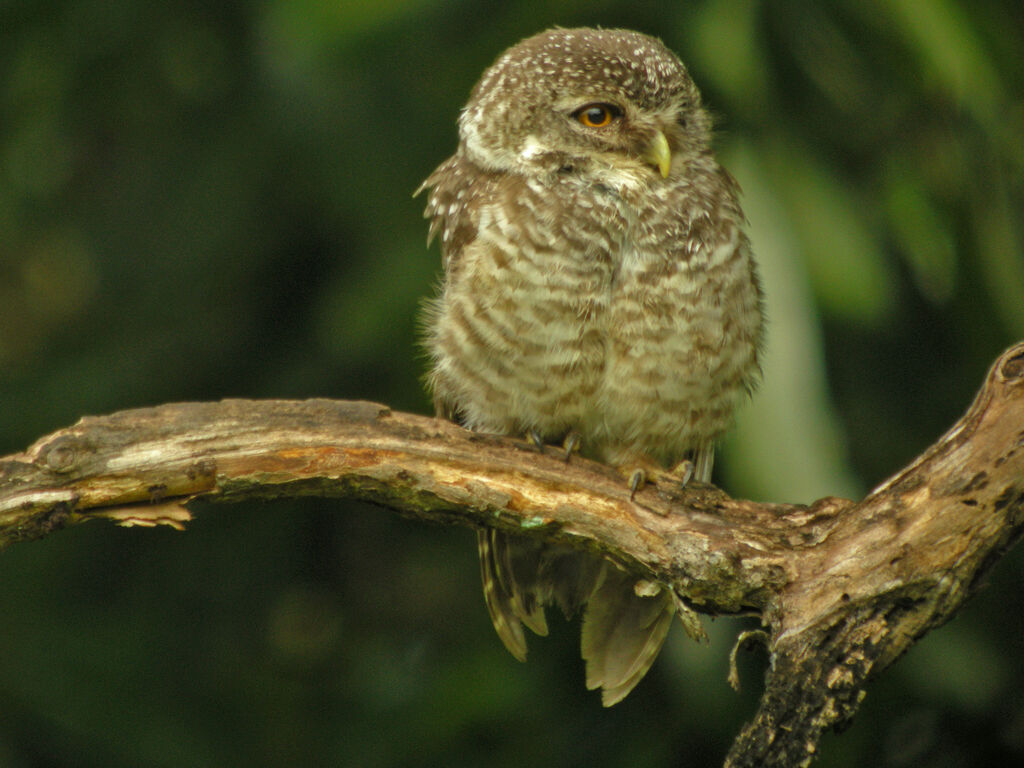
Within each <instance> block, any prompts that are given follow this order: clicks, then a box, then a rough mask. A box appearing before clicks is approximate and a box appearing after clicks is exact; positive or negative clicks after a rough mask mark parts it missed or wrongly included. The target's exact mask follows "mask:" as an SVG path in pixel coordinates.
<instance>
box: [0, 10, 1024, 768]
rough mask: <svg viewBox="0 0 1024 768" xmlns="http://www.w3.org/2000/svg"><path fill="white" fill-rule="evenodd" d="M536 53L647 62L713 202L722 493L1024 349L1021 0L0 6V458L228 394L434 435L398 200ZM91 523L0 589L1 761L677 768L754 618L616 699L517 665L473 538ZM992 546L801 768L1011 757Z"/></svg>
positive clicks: (21, 557)
mask: <svg viewBox="0 0 1024 768" xmlns="http://www.w3.org/2000/svg"><path fill="white" fill-rule="evenodd" d="M554 24H558V25H562V26H576V25H601V26H625V27H631V28H636V29H640V30H643V31H646V32H649V33H652V34H655V35H658V36H660V37H662V38H663V39H664V40H665V42H666V43H668V45H669V46H670V47H672V48H674V49H675V50H676V51H678V52H679V53H680V55H681V56H682V58H683V59H684V61H686V62H687V63H688V65H689V67H690V69H691V71H692V74H693V75H694V78H695V79H696V80H697V82H698V84H699V85H700V86H701V88H702V89H703V91H704V94H705V98H706V101H707V102H708V103H709V104H710V105H711V106H712V108H713V109H714V110H715V112H716V115H717V116H718V123H719V142H718V146H719V151H720V154H721V156H722V158H723V161H724V162H725V164H726V165H727V166H728V167H729V168H730V169H731V170H732V171H733V173H734V174H735V175H736V176H737V177H738V179H739V181H740V183H741V184H742V186H743V187H744V190H745V198H744V202H745V207H746V211H747V214H748V216H749V218H750V221H751V234H752V238H753V241H754V245H755V249H756V251H757V253H758V256H759V259H760V262H761V265H762V271H763V274H764V278H765V283H766V286H767V293H768V310H769V315H770V339H769V347H768V351H767V355H766V359H765V366H764V367H765V383H764V386H763V387H762V388H761V391H760V392H759V393H758V394H757V396H756V397H755V398H754V400H753V401H752V403H751V405H750V406H749V407H748V408H746V409H745V411H744V412H743V413H742V414H741V417H740V419H739V423H738V425H737V427H736V429H735V430H734V431H733V433H732V435H731V436H730V438H729V440H728V441H727V445H726V446H725V449H724V450H723V451H722V454H721V459H720V461H719V467H718V475H717V480H718V482H719V483H721V484H722V485H724V487H725V488H726V489H727V490H729V491H730V492H732V493H733V494H735V495H744V496H748V497H753V498H757V499H765V500H775V501H793V502H806V501H810V500H812V499H814V498H816V497H818V496H820V495H826V494H836V495H846V496H852V497H858V496H859V495H861V494H863V493H864V492H865V491H866V490H868V489H870V488H871V487H873V486H874V485H875V484H877V483H879V482H880V481H882V480H883V479H884V478H885V477H886V476H887V475H888V474H889V473H891V472H893V471H895V470H896V469H898V468H899V467H901V466H902V465H903V464H905V463H906V462H908V461H909V460H911V459H912V458H913V457H914V456H915V455H916V454H917V453H918V452H920V451H921V450H922V449H923V448H925V447H926V446H927V445H928V444H930V443H931V442H932V441H933V440H934V439H935V438H937V437H938V436H939V435H940V434H941V433H942V432H943V431H944V430H945V429H946V427H948V426H949V425H950V424H951V423H952V422H953V421H954V420H955V419H956V418H957V417H958V416H959V415H960V414H961V413H962V412H963V410H964V409H965V408H966V406H967V405H968V403H969V402H970V399H971V397H972V396H973V394H974V392H975V390H976V389H977V387H978V385H979V384H980V382H981V381H982V378H983V376H984V374H985V372H986V370H987V367H988V365H989V364H990V362H991V361H992V360H993V358H994V357H995V356H996V355H997V354H998V353H999V352H1000V351H1001V350H1003V349H1004V348H1005V347H1007V346H1008V345H1010V344H1011V343H1013V342H1015V341H1017V340H1020V339H1024V242H1022V241H1024V231H1022V230H1024V216H1022V214H1024V52H1022V43H1021V40H1022V39H1024V4H1022V3H1021V2H1020V0H921V1H920V2H915V0H864V1H862V2H858V1H856V0H845V1H839V2H833V3H821V2H813V1H812V0H806V1H803V2H801V1H800V0H765V2H756V1H755V0H695V1H694V2H679V3H662V2H653V1H652V0H630V1H629V2H611V1H607V2H581V1H575V2H574V1H573V0H560V1H555V2H545V3H539V2H534V3H531V2H526V1H525V0H505V1H504V2H497V1H496V0H492V1H491V2H487V1H485V0H475V1H472V0H378V1H377V2H375V3H362V2H360V3H355V2H344V0H327V1H325V0H292V1H291V2H288V1H286V0H264V2H260V3H239V2H231V1H228V2H221V3H208V2H197V1H196V0H179V1H178V2H159V0H130V1H129V2H122V3H112V2H109V0H59V1H58V0H33V1H32V2H26V1H24V0H23V1H22V2H17V0H6V1H2V2H0V451H2V452H4V453H7V452H12V451H17V450H20V449H23V448H24V447H26V446H27V445H28V444H29V443H31V442H32V441H33V440H34V439H35V438H37V437H39V436H41V435H43V434H45V433H47V432H49V431H51V430H54V429H57V428H59V427H62V426H66V425H69V424H71V423H73V422H74V421H75V420H76V419H77V418H78V417H79V416H81V415H84V414H98V413H106V412H110V411H114V410H118V409H122V408H129V407H132V406H141V405H149V404H157V403H161V402H166V401H176V400H214V399H218V398H221V397H274V398H278V397H280V398H303V397H310V396H328V397H339V398H367V399H373V400H377V401H382V402H385V403H388V404H389V405H391V406H393V407H395V408H398V409H404V410H412V411H417V412H421V413H426V412H428V410H429V405H428V401H427V398H426V397H425V395H424V394H423V391H422V388H421V381H420V375H421V372H422V368H423V364H424V361H423V357H422V355H421V353H420V351H419V349H418V347H417V343H416V335H417V331H416V322H417V321H416V316H417V308H418V303H419V301H420V299H421V297H423V296H424V295H426V294H429V293H430V292H431V290H432V287H433V285H434V283H435V280H436V276H437V272H438V268H439V258H438V255H437V252H436V250H431V251H428V250H426V248H425V246H424V240H425V236H426V226H425V223H424V222H423V221H422V219H421V218H420V217H421V211H422V208H423V200H422V199H418V200H413V199H412V197H411V193H412V191H413V190H414V189H415V188H416V187H417V185H418V184H419V182H420V181H421V180H422V179H423V178H424V177H425V176H426V175H427V174H428V173H429V172H430V171H431V170H432V169H433V168H434V167H435V166H436V165H437V164H438V163H439V162H441V161H442V160H443V159H444V158H445V157H447V156H448V155H449V154H450V153H451V151H452V150H453V149H454V146H455V140H456V132H455V120H456V117H457V114H458V110H459V107H460V106H461V105H462V103H463V102H464V101H465V99H466V97H467V95H468V93H469V90H470V88H471V87H472V85H473V83H474V81H475V80H476V78H477V77H478V76H479V74H480V73H481V72H482V70H483V69H484V67H486V66H487V65H488V64H489V63H490V62H491V61H493V59H494V58H495V57H496V56H497V55H498V53H499V52H500V51H502V50H503V49H504V48H505V47H507V46H508V45H511V44H512V43H514V42H516V41H517V40H519V39H520V38H522V37H525V36H528V35H530V34H532V33H534V32H537V31H539V30H541V29H544V28H546V27H548V26H551V25H554ZM197 511H198V520H197V521H196V522H195V523H194V524H193V525H191V526H190V527H189V529H188V531H187V532H186V533H176V532H173V531H169V530H156V531H147V530H124V529H118V528H114V527H113V526H109V525H106V524H98V523H97V524H90V525H86V526H80V527H78V528H75V529H72V530H69V531H66V532H62V533H59V534H57V535H54V536H52V537H49V538H47V539H44V540H42V541H40V542H37V543H31V544H23V545H19V546H15V547H12V548H11V549H9V550H8V551H6V552H4V553H3V554H2V555H0V768H6V767H7V766H13V767H16V768H21V767H23V766H25V767H27V766H104V767H114V768H117V767H120V766H143V767H147V768H148V767H149V766H154V767H155V766H236V765H250V766H283V765H337V766H381V767H383V766H420V765H446V766H460V765H472V766H479V765H488V766H491V765H496V766H516V765H552V764H554V765H560V766H566V767H569V766H584V765H586V766H622V765H630V766H640V767H646V766H650V767H652V768H653V767H656V766H675V765H690V766H710V765H716V764H719V763H720V762H721V759H722V757H723V755H724V753H725V751H726V750H727V748H728V745H729V743H730V741H731V738H732V736H733V735H735V733H736V732H737V730H738V728H739V727H740V725H741V723H743V722H744V721H745V719H747V718H748V717H749V716H750V715H751V713H752V711H753V708H754V704H755V702H756V697H757V694H758V692H759V687H760V684H761V680H762V676H763V668H764V663H765V659H764V656H763V654H758V653H753V654H744V655H743V658H742V667H741V673H742V678H743V681H744V686H745V687H744V692H743V694H741V695H737V694H735V693H734V692H732V691H731V690H730V689H729V688H728V687H727V685H726V682H725V676H726V671H727V663H726V658H727V654H728V650H729V647H730V643H731V641H732V639H733V638H734V637H735V634H736V632H737V631H739V630H740V629H742V628H743V627H745V626H751V621H746V622H742V621H739V620H721V619H720V620H717V621H715V622H713V623H710V625H709V629H710V631H711V635H712V643H711V644H710V646H706V647H702V646H696V645H693V644H692V643H688V642H687V641H685V639H684V637H683V633H682V632H681V631H679V630H678V629H675V630H674V631H673V633H672V635H671V637H670V639H669V643H668V645H667V646H666V649H665V651H664V652H663V654H662V657H661V659H660V660H659V661H658V663H657V664H656V665H655V668H654V669H653V671H652V673H651V674H650V675H649V676H648V678H647V679H646V680H645V681H644V682H643V683H642V684H641V685H640V686H639V688H638V689H637V690H636V691H635V692H634V693H633V694H632V695H631V696H630V697H629V698H628V699H627V700H626V701H625V702H624V703H622V704H620V705H619V706H617V707H615V708H613V709H611V710H603V709H602V708H601V707H600V705H599V701H598V697H597V696H596V695H595V694H592V693H588V692H587V691H585V690H584V687H583V670H582V664H581V662H580V661H579V660H578V625H576V624H567V623H565V622H562V621H560V620H556V621H555V622H553V631H552V636H551V637H550V638H548V639H544V640H542V639H535V640H533V641H532V643H531V659H530V662H529V663H528V664H526V665H520V664H518V663H517V662H515V661H514V660H513V659H512V658H511V657H510V656H509V655H508V654H507V653H506V652H505V651H504V650H503V649H502V647H501V644H500V643H499V641H498V639H497V637H496V636H495V635H494V633H493V631H492V630H491V627H490V624H489V621H488V618H487V613H486V610H485V609H484V605H483V601H482V599H481V595H480V589H479V585H478V582H477V566H476V562H475V550H474V546H473V537H472V534H471V532H470V531H468V530H462V529H445V528H440V527H436V528H435V527H429V526H421V525H417V524H414V523H410V522H408V521H404V520H401V519H400V518H398V517H397V516H396V515H394V514H391V513H389V512H387V511H386V510H380V509H375V508H371V507H366V506H361V505H353V504H344V503H338V502H334V501H319V500H307V501H303V502H301V503H299V502H296V503H287V504H285V503H278V504H262V505H261V504H248V505H239V506H236V507H214V506H205V507H199V508H198V510H197ZM1022 581H1024V550H1022V549H1021V548H1018V549H1017V550H1016V551H1014V552H1012V553H1011V554H1010V555H1009V556H1008V557H1007V558H1006V559H1005V560H1004V561H1002V562H1001V563H999V565H998V566H997V567H996V569H995V570H994V572H993V573H992V575H991V577H990V579H989V585H988V588H986V589H984V590H983V591H982V592H981V593H980V594H979V595H978V596H977V597H976V599H975V600H974V601H973V602H972V603H971V604H970V605H969V607H968V608H967V610H965V611H964V612H963V613H961V614H960V615H959V616H958V617H957V619H956V620H955V621H953V622H952V623H950V624H949V625H947V626H945V627H943V628H941V629H939V630H937V631H935V632H933V633H932V634H931V635H929V636H928V637H927V638H926V639H925V640H924V641H923V642H921V643H920V644H919V645H918V646H917V647H915V648H914V649H913V651H912V652H911V653H910V654H909V655H908V656H907V657H906V658H905V659H903V660H901V661H900V662H899V663H898V664H897V665H896V666H895V667H894V668H892V669H890V670H889V671H888V672H887V673H886V674H885V675H884V676H883V677H882V679H880V680H878V681H877V682H875V683H874V684H873V685H872V686H871V687H870V689H869V693H868V698H867V699H866V701H865V703H864V705H863V708H862V711H861V713H860V715H859V717H858V718H857V720H856V722H855V723H854V725H853V726H852V727H851V728H850V729H849V730H848V731H846V732H845V733H844V734H842V735H840V736H829V737H828V738H826V740H825V741H824V742H823V744H822V751H823V757H822V759H821V760H820V762H819V765H822V766H847V765H871V766H940V767H941V766H988V765H1012V764H1022V763H1024V692H1022V691H1024V637H1022V636H1024V598H1022V596H1021V591H1020V588H1019V585H1020V584H1021V582H1022Z"/></svg>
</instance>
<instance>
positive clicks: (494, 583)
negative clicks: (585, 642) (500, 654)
mask: <svg viewBox="0 0 1024 768" xmlns="http://www.w3.org/2000/svg"><path fill="white" fill-rule="evenodd" d="M477 548H478V549H479V552H480V577H481V580H482V582H483V587H484V600H485V601H486V603H487V611H488V612H489V613H490V614H491V622H492V623H493V624H494V629H495V631H496V632H497V633H498V637H500V638H501V641H502V642H503V643H504V644H505V647H506V648H508V650H509V653H511V654H512V655H513V656H515V657H516V658H517V659H519V660H520V661H526V635H525V633H524V632H523V625H524V624H525V625H526V626H527V627H529V628H530V629H531V630H533V631H534V632H535V633H536V634H538V635H546V634H547V633H548V623H547V619H546V618H545V616H544V606H546V605H550V604H551V603H557V604H558V606H559V607H560V608H561V609H562V611H563V613H565V615H566V618H568V617H569V616H571V615H572V614H574V613H575V612H576V611H577V610H578V609H579V608H580V606H582V605H583V604H584V603H586V601H587V598H589V597H590V595H591V593H592V592H593V591H594V587H595V585H596V584H597V577H598V575H599V573H600V569H601V561H600V560H599V559H598V558H595V557H594V556H592V555H589V556H588V555H585V554H583V553H580V552H577V551H576V550H573V549H569V548H567V547H560V546H555V545H551V544H547V543H545V542H543V541H540V540H538V539H533V538H530V537H526V536H510V535H508V534H506V533H501V532H499V531H496V530H494V529H492V528H487V529H485V530H481V531H479V532H478V533H477Z"/></svg>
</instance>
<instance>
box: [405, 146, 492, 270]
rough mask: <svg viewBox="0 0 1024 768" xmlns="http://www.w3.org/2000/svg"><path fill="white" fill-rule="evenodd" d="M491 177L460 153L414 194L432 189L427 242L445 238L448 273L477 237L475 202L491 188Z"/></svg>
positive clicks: (443, 249)
mask: <svg viewBox="0 0 1024 768" xmlns="http://www.w3.org/2000/svg"><path fill="white" fill-rule="evenodd" d="M490 186H491V177H490V176H489V174H487V173H484V172H483V171H482V170H480V169H479V168H477V167H476V166H475V165H474V164H473V163H471V162H470V161H469V160H466V159H465V158H463V157H462V155H461V154H459V153H456V154H454V155H452V156H451V157H449V158H448V159H447V160H445V161H444V162H443V163H441V165H439V166H438V167H437V168H436V169H435V170H434V172H433V173H432V174H430V175H429V176H428V177H427V179H426V181H424V182H423V183H422V184H420V186H419V188H418V189H417V190H416V192H414V193H413V196H414V197H415V196H416V195H419V194H420V193H421V192H424V191H427V190H429V194H428V195H427V207H426V210H424V212H423V216H424V218H427V219H429V220H430V229H429V230H428V232H427V244H428V245H429V244H430V243H431V242H433V240H434V238H435V237H440V238H441V264H442V266H443V267H444V270H445V273H446V274H448V273H450V272H451V271H452V269H453V268H454V266H455V264H456V262H457V261H458V255H459V254H460V253H461V252H462V249H463V248H465V247H466V245H468V244H469V243H471V242H472V241H473V240H475V239H476V236H477V228H476V222H475V216H474V211H475V208H476V206H475V203H476V202H477V201H478V200H479V199H480V198H481V197H483V196H486V195H488V194H489V192H491V190H490Z"/></svg>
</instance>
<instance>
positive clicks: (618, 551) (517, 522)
mask: <svg viewBox="0 0 1024 768" xmlns="http://www.w3.org/2000/svg"><path fill="white" fill-rule="evenodd" d="M299 495H315V496H331V497H346V498H355V499H362V500H364V501H370V502H373V503H376V504H380V505H383V506H387V507H391V508H393V509H395V510H397V511H399V512H400V513H401V514H403V515H407V516H409V517H414V518H419V519H424V520H431V521H434V522H440V523H445V524H462V525H472V526H480V525H492V526H498V527H501V528H504V529H507V530H514V531H519V532H522V533H526V534H529V535H536V536H541V537H544V538H547V539H550V540H552V541H559V542H563V543H566V544H569V545H572V546H575V547H579V548H584V549H588V550H591V551H594V552H600V553H602V554H604V555H606V556H608V557H612V558H614V559H615V560H616V561H618V562H620V563H621V564H623V565H624V566H625V567H627V568H629V569H631V570H633V571H635V572H636V573H637V574H640V575H643V576H645V577H648V578H655V579H657V580H659V581H662V582H664V583H667V584H670V585H671V586H672V587H673V588H674V589H675V590H676V592H677V594H678V595H679V596H680V597H681V598H682V599H683V600H684V601H685V602H686V604H688V605H690V606H691V607H693V608H695V609H696V610H698V611H701V612H705V613H710V614H738V613H756V614H759V615H760V616H761V619H762V621H763V623H764V625H765V626H766V628H767V629H768V634H767V636H766V637H767V643H768V650H769V653H770V655H771V663H770V665H769V671H768V673H767V681H766V688H765V692H764V695H763V697H762V700H761V704H760V708H759V710H758V712H757V714H756V715H755V717H754V719H753V720H752V721H751V722H750V723H749V724H748V725H747V726H746V727H745V728H744V729H743V731H742V732H741V733H740V735H739V736H738V738H737V740H736V742H735V744H734V745H733V748H732V751H731V752H730V754H729V756H728V758H727V760H726V765H727V766H733V767H736V768H738V767H739V766H793V765H806V764H808V763H809V762H810V761H811V760H812V759H813V757H814V755H815V750H816V747H817V743H818V740H819V738H820V736H821V734H822V732H823V731H824V730H825V729H826V728H831V727H836V726H839V725H842V724H844V723H845V722H846V721H848V720H849V719H850V718H851V717H852V716H853V714H854V713H855V712H856V710H857V707H858V705H859V703H860V701H861V699H862V698H863V696H864V686H865V684H866V682H867V680H868V679H869V678H870V677H871V676H872V675H875V674H877V673H878V672H880V671H881V670H882V669H884V668H885V667H886V666H888V665H889V664H891V663H892V662H893V661H894V660H895V659H896V658H898V657H899V656H900V655H901V654H902V653H904V652H905V651H906V650H907V649H908V648H909V647H910V646H911V645H912V644H913V643H914V642H915V641H916V640H917V639H918V638H920V637H921V636H922V635H923V634H924V633H925V632H927V631H928V630H929V629H931V628H933V627H935V626H938V625H940V624H942V623H943V622H945V621H947V620H948V619H949V618H950V617H951V616H952V615H953V614H954V613H955V612H956V611H957V610H958V609H959V607H960V606H961V605H962V603H963V601H964V600H965V599H966V598H967V597H968V596H969V595H970V594H971V593H972V592H973V591H974V589H975V587H976V586H977V584H978V582H979V579H980V578H981V577H982V576H983V575H984V573H985V572H986V571H987V570H988V569H989V568H990V567H991V566H992V565H993V564H994V563H995V562H996V561H997V560H998V559H999V558H1000V556H1001V555H1002V554H1003V553H1004V552H1005V551H1006V549H1007V548H1008V547H1009V546H1010V545H1011V544H1012V543H1013V542H1014V541H1015V540H1016V539H1017V538H1018V537H1019V536H1020V535H1021V532H1022V529H1024V344H1019V345H1017V346H1015V347H1013V348H1011V349H1009V350H1008V351H1007V352H1005V353H1004V354H1003V355H1002V356H1000V358H999V359H997V360H996V362H995V364H994V365H993V367H992V369H991V370H990V372H989V374H988V377H987V379H986V381H985V383H984V385H983V386H982V389H981V390H980V392H979V393H978V395H977V397H976V398H975V401H974V403H973V404H972V405H971V407H970V409H969V410H968V411H967V413H966V414H965V415H964V416H963V418H961V419H960V420H959V421H958V422H957V423H956V424H955V425H954V426H953V427H952V428H951V429H950V430H949V431H948V432H947V433H946V434H945V435H943V436H942V437H941V438H940V439H939V440H938V442H936V443H935V444H934V445H933V446H931V447H930V448H929V449H928V450H927V451H926V452H925V453H924V454H922V455H921V456H920V457H919V458H918V459H917V460H916V461H914V462H913V463H912V464H911V465H910V466H908V467H907V468H906V469H904V470H902V471H901V472H899V473H898V474H897V475H895V476H894V477H893V478H892V479H890V480H888V481H887V482H885V483H884V484H882V485H881V486H880V487H878V488H877V489H875V490H874V491H873V492H872V493H871V494H869V495H868V496H867V497H866V498H865V499H863V500H862V501H860V502H859V503H854V502H852V501H846V500H842V499H835V498H825V499H821V500H820V501H818V502H816V503H814V504H812V505H810V506H799V505H791V504H757V503H754V502H749V501H741V500H736V499H732V498H730V497H729V496H727V495H726V494H724V493H723V492H722V491H720V490H718V489H716V488H713V487H710V486H701V485H696V484H695V485H694V486H692V487H690V488H687V489H686V490H685V491H676V490H673V489H665V488H648V489H645V490H644V491H642V492H641V493H639V494H638V495H637V497H636V499H635V500H630V497H629V493H628V490H627V489H626V488H625V484H624V483H623V481H622V479H621V477H620V476H619V475H618V474H617V473H616V472H614V471H613V470H611V469H609V468H607V467H604V466H602V465H600V464H596V463H594V462H590V461H586V460H582V459H573V461H572V462H571V463H569V464H566V463H565V462H563V461H561V460H560V459H558V458H556V457H553V456H550V455H540V454H538V453H537V452H536V450H535V449H533V448H532V447H530V446H528V445H527V444H526V443H523V442H519V441H516V440H512V439H508V438H500V437H494V436H488V435H480V434H474V433H470V432H467V431H465V430H463V429H461V428H459V427H457V426H455V425H453V424H449V423H447V422H443V421H438V420H435V419H431V418H426V417H422V416H414V415H410V414H404V413H396V412H392V411H390V410H389V409H388V408H387V407H385V406H382V405H376V404H373V403H364V402H339V401H329V400H308V401H303V402H293V401H244V400H226V401H223V402H220V403H180V404H172V405H163V406H159V407H155V408H143V409H137V410H130V411H122V412H119V413H115V414H111V415H110V416H102V417H87V418H84V419H82V420H81V421H80V422H79V423H78V424H76V425H74V426H73V427H69V428H67V429H63V430H60V431H58V432H55V433H54V434H52V435H49V436H47V437H45V438H43V439H41V440H40V441H38V442H37V443H35V444H34V445H33V446H32V447H31V448H29V449H28V450H27V451H26V452H25V453H21V454H15V455H12V456H8V457H6V458H4V459H0V545H6V544H9V543H11V542H15V541H21V540H26V539H35V538H39V537H41V536H44V535H46V534H47V533H49V532H51V531H53V530H55V529H57V528H60V527H62V526H64V525H65V524H68V523H72V522H78V521H82V520H86V519H90V518H95V517H107V518H110V519H113V520H115V521H117V522H120V523H122V524H136V525H152V524H159V523H166V524H171V525H176V526H179V527H180V526H182V525H183V524H184V522H185V521H187V520H188V519H189V515H188V511H187V508H186V506H185V505H187V503H188V502H189V501H191V500H192V499H195V498H200V497H201V498H204V499H207V500H210V501H242V500H249V499H264V498H276V497H289V496H299Z"/></svg>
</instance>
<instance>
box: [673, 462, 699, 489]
mask: <svg viewBox="0 0 1024 768" xmlns="http://www.w3.org/2000/svg"><path fill="white" fill-rule="evenodd" d="M696 468H697V467H696V465H695V464H694V463H693V462H692V461H690V460H689V459H684V460H683V461H680V462H679V463H678V464H676V465H675V466H674V467H673V468H672V472H671V473H670V474H671V476H672V478H673V479H674V480H675V481H676V482H677V483H679V487H680V488H685V487H686V486H688V485H689V484H690V481H691V480H693V472H694V470H695V469H696Z"/></svg>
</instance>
